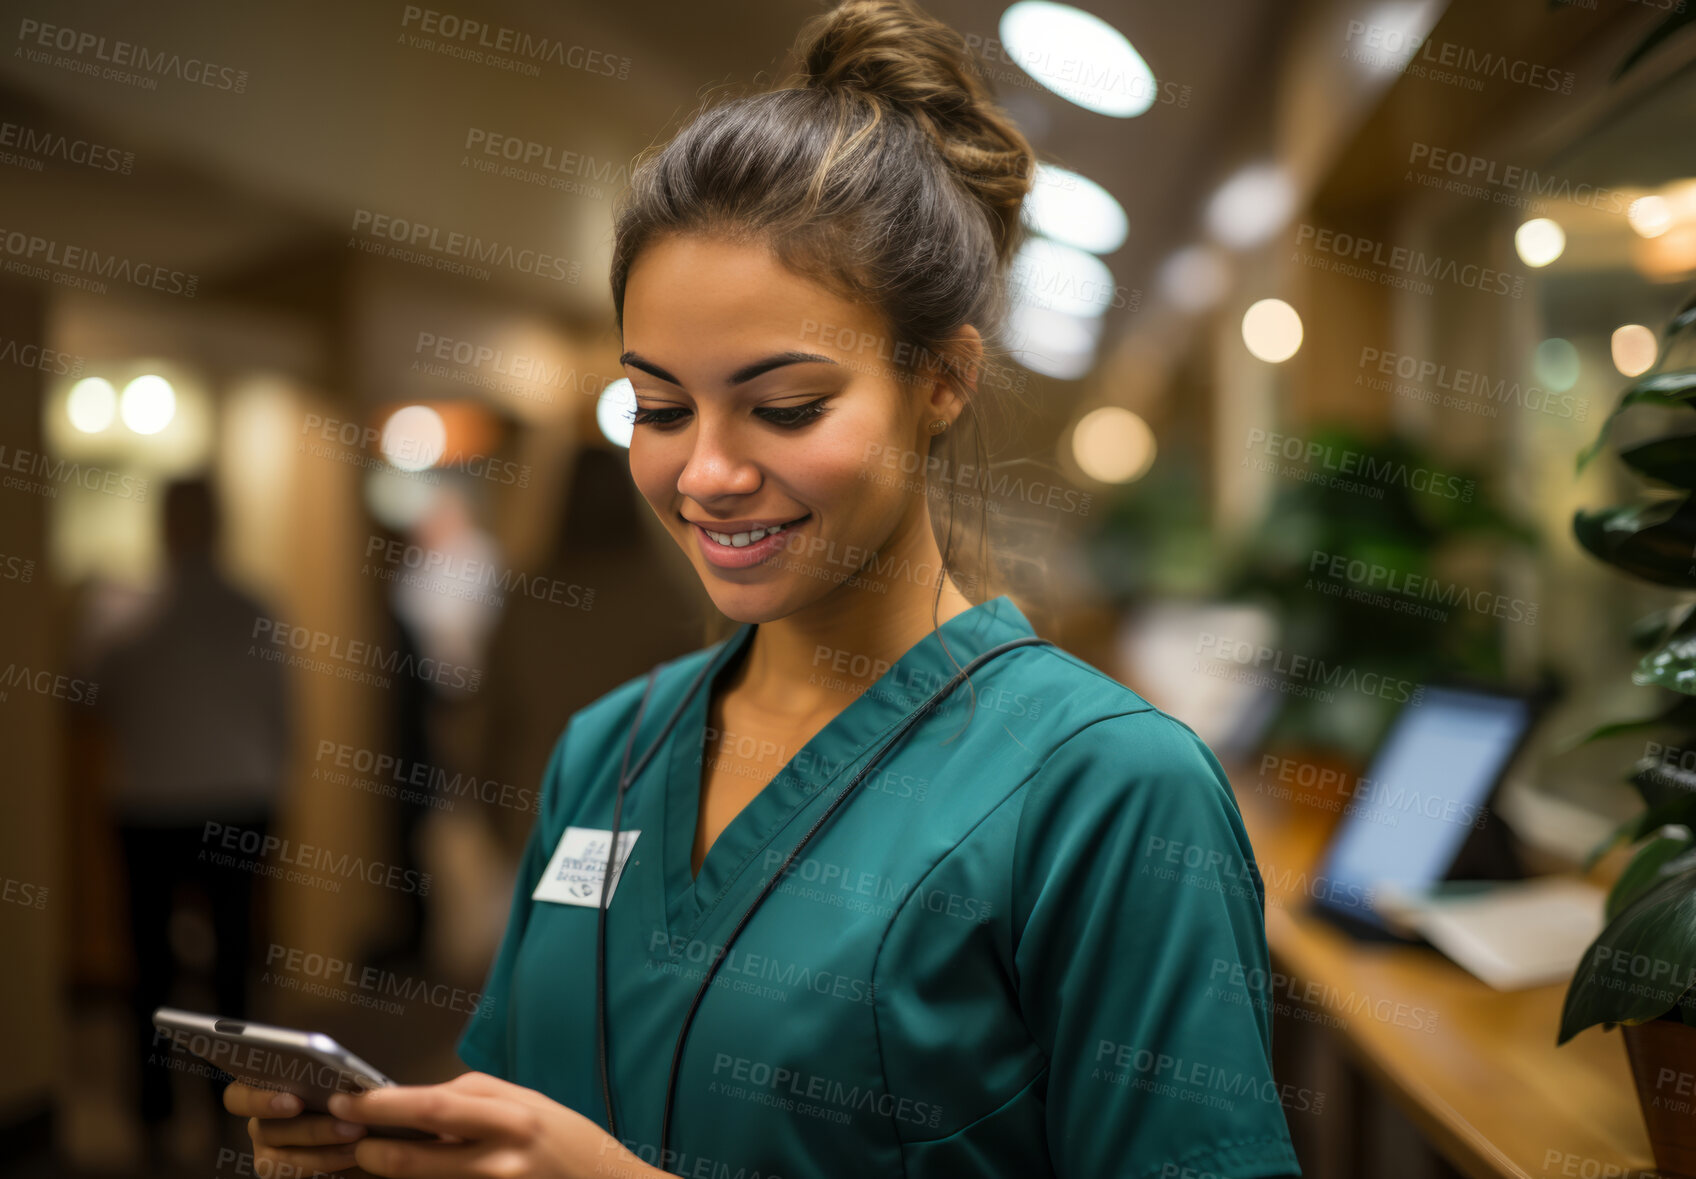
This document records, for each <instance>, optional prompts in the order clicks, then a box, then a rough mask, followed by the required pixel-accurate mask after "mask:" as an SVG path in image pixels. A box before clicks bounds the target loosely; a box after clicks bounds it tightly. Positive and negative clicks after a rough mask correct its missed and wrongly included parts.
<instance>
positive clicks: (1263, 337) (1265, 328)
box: [1243, 299, 1301, 364]
mask: <svg viewBox="0 0 1696 1179" xmlns="http://www.w3.org/2000/svg"><path fill="white" fill-rule="evenodd" d="M1243 343H1244V344H1246V345H1248V350H1249V351H1250V352H1252V353H1254V355H1255V356H1256V357H1258V358H1259V359H1261V360H1265V361H1269V362H1271V363H1272V364H1280V363H1282V362H1283V361H1286V360H1288V359H1289V358H1290V357H1292V356H1294V355H1295V354H1296V351H1297V349H1299V348H1300V347H1301V316H1300V315H1297V314H1296V309H1295V308H1294V307H1291V306H1290V305H1289V304H1288V303H1286V302H1284V301H1283V300H1282V299H1262V300H1260V302H1258V303H1256V304H1255V305H1254V306H1252V307H1250V308H1249V309H1248V311H1246V312H1245V313H1244V314H1243Z"/></svg>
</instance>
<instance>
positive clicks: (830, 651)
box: [807, 643, 1042, 756]
mask: <svg viewBox="0 0 1696 1179" xmlns="http://www.w3.org/2000/svg"><path fill="white" fill-rule="evenodd" d="M953 675H954V673H953V672H952V671H949V672H942V671H935V670H932V669H930V668H928V667H922V666H919V665H916V664H908V663H901V662H896V663H890V662H889V661H888V660H886V659H881V658H877V657H874V656H871V655H867V654H865V653H864V652H860V651H852V650H849V649H847V648H844V647H832V646H830V645H829V644H827V643H815V644H814V645H813V659H812V670H811V671H810V672H809V673H808V676H807V682H808V683H809V684H818V685H820V686H821V687H826V688H833V689H835V690H838V691H844V692H853V693H855V694H857V695H858V694H861V693H865V694H870V695H872V696H873V698H874V699H875V698H883V699H888V700H890V701H891V702H893V703H895V704H899V705H902V706H903V707H905V706H906V704H907V703H908V699H909V696H910V695H919V696H930V695H933V694H934V693H936V692H937V691H939V690H940V689H941V688H942V686H943V685H944V684H946V683H947V682H948V681H949V680H950V679H952V678H953ZM867 681H871V682H870V683H869V685H868V682H867ZM972 695H973V696H974V697H975V698H976V701H977V707H979V708H984V709H988V710H989V711H992V712H999V713H1003V714H1005V715H1008V716H1019V717H1029V718H1031V719H1033V720H1034V719H1035V718H1036V717H1037V716H1039V715H1040V714H1041V713H1042V699H1041V697H1039V696H1032V695H1027V694H1026V693H1024V692H1018V691H1015V690H1014V689H1013V687H1012V686H1011V685H1009V686H1006V687H1002V688H994V687H989V686H981V687H976V688H975V690H974V692H973V693H972ZM856 756H858V755H857V754H856Z"/></svg>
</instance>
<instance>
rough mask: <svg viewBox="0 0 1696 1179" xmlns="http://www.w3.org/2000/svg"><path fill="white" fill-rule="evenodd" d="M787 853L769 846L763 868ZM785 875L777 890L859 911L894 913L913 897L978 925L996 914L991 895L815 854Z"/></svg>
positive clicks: (925, 905)
mask: <svg viewBox="0 0 1696 1179" xmlns="http://www.w3.org/2000/svg"><path fill="white" fill-rule="evenodd" d="M787 855H788V853H787V852H783V851H780V850H778V849H776V848H769V847H768V848H767V849H766V851H765V853H764V856H763V858H762V861H761V864H760V869H761V871H762V872H768V873H769V872H771V871H773V870H774V869H776V868H778V867H779V866H780V865H781V864H782V863H783V861H784V859H785V858H786V857H787ZM783 876H784V882H783V883H782V884H780V885H779V886H778V888H777V891H778V892H784V893H790V894H791V895H794V896H798V897H801V898H804V899H806V900H812V901H818V902H819V903H820V904H825V905H829V906H830V907H832V908H836V909H846V910H848V911H849V912H854V913H876V914H878V915H879V916H889V915H892V914H893V913H894V912H895V910H896V909H899V908H901V907H902V906H904V905H905V904H906V903H907V901H908V900H909V899H911V900H912V901H914V902H915V903H916V904H917V905H918V906H919V908H921V909H923V910H925V911H926V912H929V913H935V914H937V915H939V916H947V917H955V918H958V919H960V920H962V921H969V922H973V923H976V924H978V925H983V924H986V923H988V921H989V920H990V918H991V917H993V916H994V910H995V905H994V902H992V901H991V900H989V899H988V898H987V897H971V896H962V895H960V894H959V893H956V892H950V891H948V890H946V889H940V888H924V887H921V886H916V885H915V884H914V883H913V882H912V881H897V880H894V879H891V878H890V877H888V876H885V875H883V874H882V873H879V872H868V871H865V870H864V869H861V868H853V867H849V866H847V865H843V864H837V863H832V862H830V861H826V860H816V859H814V858H812V857H811V856H804V857H802V858H800V859H798V860H795V861H794V862H793V863H791V864H790V865H789V867H788V868H786V869H784V871H783Z"/></svg>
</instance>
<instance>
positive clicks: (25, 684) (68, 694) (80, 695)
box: [0, 663, 100, 706]
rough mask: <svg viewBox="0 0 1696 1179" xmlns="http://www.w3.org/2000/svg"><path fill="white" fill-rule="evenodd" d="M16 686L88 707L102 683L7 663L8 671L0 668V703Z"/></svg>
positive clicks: (9, 696)
mask: <svg viewBox="0 0 1696 1179" xmlns="http://www.w3.org/2000/svg"><path fill="white" fill-rule="evenodd" d="M13 688H21V689H23V690H24V691H26V692H31V693H34V694H35V695H37V696H47V697H50V698H51V699H54V700H63V701H65V702H66V703H67V704H87V705H89V706H93V704H94V701H95V698H96V697H97V696H99V694H100V685H99V684H97V683H94V682H93V681H91V680H85V679H83V678H82V677H81V676H74V675H67V674H65V673H63V672H53V671H48V670H46V669H45V668H32V667H30V665H29V664H27V663H8V664H7V665H6V670H4V671H0V703H4V702H5V701H7V700H10V699H11V697H12V692H11V689H13Z"/></svg>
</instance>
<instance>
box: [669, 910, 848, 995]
mask: <svg viewBox="0 0 1696 1179" xmlns="http://www.w3.org/2000/svg"><path fill="white" fill-rule="evenodd" d="M714 962H718V969H717V972H716V973H715V974H714V976H713V985H714V986H720V987H724V988H726V989H727V990H733V991H736V992H739V993H742V994H750V995H754V996H755V997H757V998H761V999H770V1000H771V1001H773V1002H775V1003H787V1002H789V1000H790V998H791V997H793V995H794V993H795V992H796V991H809V992H811V993H813V994H815V995H823V996H824V997H826V998H829V999H841V1000H842V1001H843V1002H844V1003H858V1004H865V1005H868V1006H869V1005H870V1004H872V1003H873V1002H875V1001H876V998H877V991H876V987H875V986H874V985H873V984H872V982H871V980H869V979H863V978H859V977H856V976H854V975H848V974H842V973H839V972H838V971H834V970H820V969H818V968H817V967H816V966H809V965H807V964H805V963H801V962H795V961H791V960H788V959H783V958H774V957H773V956H772V955H770V954H751V953H749V952H748V951H746V950H738V949H736V948H735V947H734V946H732V947H729V948H727V947H725V946H724V945H718V944H709V943H707V942H704V941H702V940H700V939H699V938H690V937H685V936H684V935H682V934H671V935H667V934H666V932H665V931H664V930H660V929H656V930H653V931H651V932H650V933H649V935H648V966H649V968H650V969H653V970H657V971H660V972H663V973H666V974H674V975H679V976H684V977H689V978H701V977H704V976H705V974H706V972H707V971H708V970H709V969H711V968H712V966H713V963H714ZM685 967H687V968H688V969H685Z"/></svg>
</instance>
